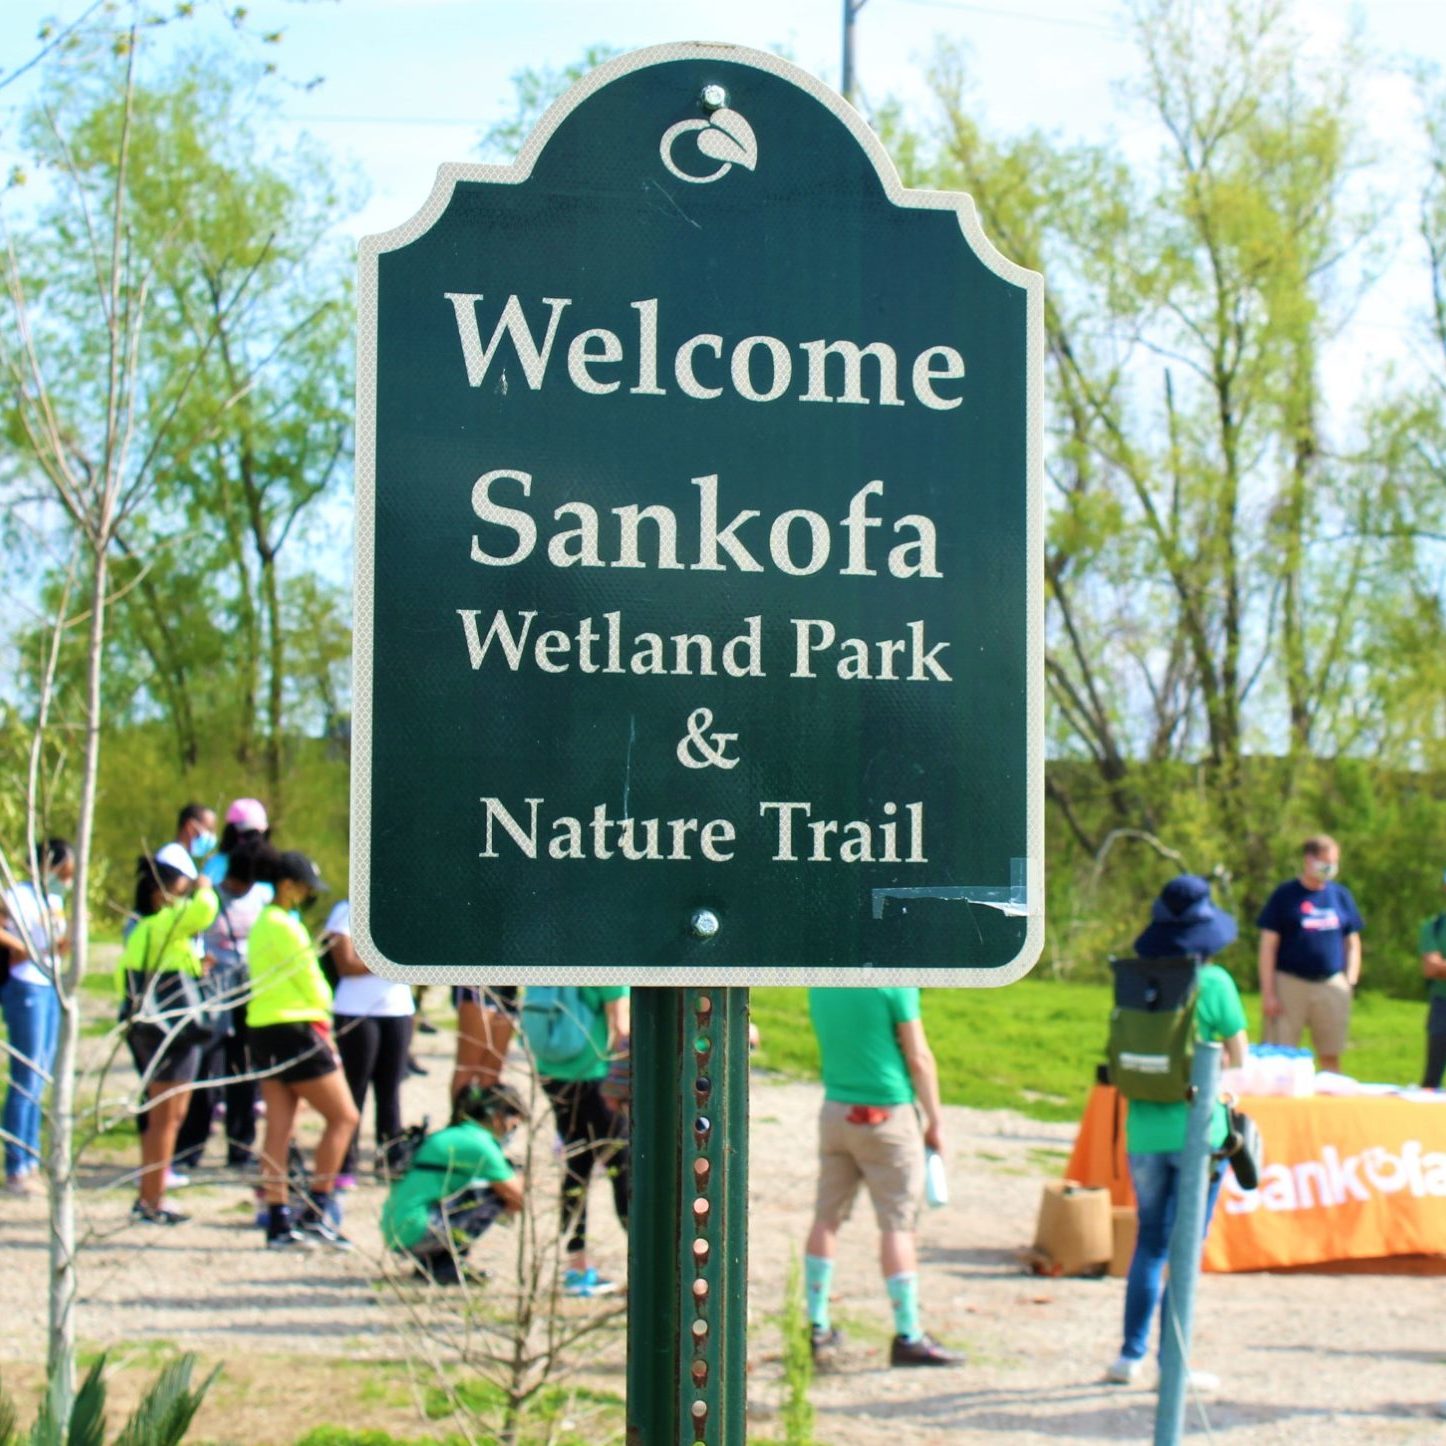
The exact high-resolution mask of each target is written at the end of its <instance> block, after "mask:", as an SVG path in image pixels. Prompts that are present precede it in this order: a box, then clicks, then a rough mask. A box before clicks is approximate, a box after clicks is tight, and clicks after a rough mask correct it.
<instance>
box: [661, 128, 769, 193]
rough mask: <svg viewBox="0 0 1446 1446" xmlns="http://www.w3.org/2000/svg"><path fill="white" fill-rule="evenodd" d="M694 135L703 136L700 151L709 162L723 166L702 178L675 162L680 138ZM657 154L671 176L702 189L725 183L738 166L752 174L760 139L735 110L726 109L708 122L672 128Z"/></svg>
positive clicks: (699, 140) (669, 129) (699, 137)
mask: <svg viewBox="0 0 1446 1446" xmlns="http://www.w3.org/2000/svg"><path fill="white" fill-rule="evenodd" d="M694 131H698V132H700V133H701V134H699V136H698V150H699V151H700V152H701V153H702V154H703V155H705V156H707V157H708V158H709V160H713V161H719V162H721V163H722V164H720V165H719V166H718V168H717V169H716V170H713V171H709V172H708V173H707V175H703V176H694V175H691V174H689V172H687V171H685V170H683V169H682V168H681V167H680V166H679V165H678V163H677V162H676V161H675V160H674V159H673V147H674V145H675V144H676V143H677V140H678V137H679V136H681V135H687V134H691V133H692V132H694ZM658 152H659V154H660V155H661V156H662V158H663V164H664V165H665V166H666V167H667V168H668V171H669V173H670V174H672V175H674V176H676V177H677V178H678V179H679V180H680V181H688V182H690V183H691V184H693V185H697V186H701V185H706V184H707V183H708V182H709V181H719V180H722V178H723V177H724V176H726V175H727V174H728V172H729V171H731V170H732V169H733V167H734V166H735V165H736V166H742V167H743V168H744V169H745V170H748V171H751V170H753V169H754V168H755V167H756V166H757V164H758V138H757V137H756V136H755V135H754V134H753V127H752V126H751V125H749V124H748V122H747V121H746V120H744V119H743V117H742V116H741V115H739V114H738V112H737V111H736V110H726V109H725V110H718V111H714V113H713V114H712V116H710V117H709V118H708V119H707V120H685V121H679V122H678V123H677V125H673V126H669V127H668V129H667V130H665V131H664V132H663V140H662V143H661V145H660V146H659V147H658Z"/></svg>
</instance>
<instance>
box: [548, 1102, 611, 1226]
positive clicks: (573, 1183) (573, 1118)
mask: <svg viewBox="0 0 1446 1446" xmlns="http://www.w3.org/2000/svg"><path fill="white" fill-rule="evenodd" d="M601 1086H602V1081H601V1080H595V1079H584V1080H565V1079H544V1080H543V1081H542V1087H543V1089H544V1090H546V1091H547V1098H548V1100H549V1101H551V1104H552V1114H553V1118H554V1119H555V1120H556V1121H557V1132H558V1134H559V1135H561V1136H562V1149H563V1155H562V1169H563V1179H562V1229H563V1233H564V1234H565V1235H566V1236H567V1248H568V1250H569V1251H570V1252H571V1253H572V1254H574V1255H577V1254H580V1253H581V1252H583V1251H584V1250H586V1249H587V1187H588V1181H589V1180H590V1179H591V1178H592V1172H593V1166H594V1165H597V1164H600V1165H602V1167H603V1169H604V1170H606V1171H607V1175H608V1179H609V1180H610V1181H611V1182H612V1187H613V1208H614V1209H615V1210H616V1211H617V1212H618V1223H619V1224H620V1225H621V1226H622V1227H623V1229H624V1230H625V1231H626V1230H627V1228H628V1190H629V1182H628V1170H629V1162H628V1137H627V1129H628V1126H627V1119H626V1117H625V1116H623V1115H620V1114H614V1113H613V1111H612V1110H610V1109H609V1108H608V1107H607V1103H606V1101H604V1099H603V1097H602V1088H601Z"/></svg>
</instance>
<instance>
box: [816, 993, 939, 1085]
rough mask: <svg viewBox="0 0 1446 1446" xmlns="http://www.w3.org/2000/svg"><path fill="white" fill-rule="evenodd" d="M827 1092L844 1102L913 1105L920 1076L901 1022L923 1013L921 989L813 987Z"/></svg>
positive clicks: (819, 1047)
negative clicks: (904, 1045)
mask: <svg viewBox="0 0 1446 1446" xmlns="http://www.w3.org/2000/svg"><path fill="white" fill-rule="evenodd" d="M808 1013H809V1018H810V1019H812V1020H813V1032H814V1033H815V1034H816V1035H817V1036H818V1049H819V1054H820V1055H821V1056H822V1059H823V1095H824V1098H825V1099H827V1100H833V1101H834V1102H836V1103H838V1104H844V1105H907V1104H912V1103H913V1100H914V1082H913V1080H911V1079H910V1078H909V1066H908V1063H907V1062H906V1061H905V1059H904V1051H903V1050H902V1049H900V1047H899V1036H898V1028H899V1025H901V1024H908V1023H910V1022H911V1021H912V1020H915V1019H918V1018H919V991H918V990H917V989H810V990H809V991H808Z"/></svg>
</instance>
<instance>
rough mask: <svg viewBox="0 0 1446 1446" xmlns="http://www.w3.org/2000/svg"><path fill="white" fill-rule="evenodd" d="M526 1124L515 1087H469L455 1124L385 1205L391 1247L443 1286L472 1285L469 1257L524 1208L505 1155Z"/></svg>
mask: <svg viewBox="0 0 1446 1446" xmlns="http://www.w3.org/2000/svg"><path fill="white" fill-rule="evenodd" d="M526 1117H527V1107H526V1106H525V1105H524V1104H523V1102H522V1099H521V1096H519V1095H518V1093H517V1091H516V1090H514V1089H513V1088H512V1087H511V1086H510V1085H504V1084H491V1085H480V1084H477V1083H476V1082H475V1081H474V1082H472V1083H469V1084H466V1085H464V1086H463V1087H462V1091H461V1093H460V1094H459V1095H458V1096H457V1099H456V1101H455V1102H454V1104H453V1106H452V1123H451V1124H450V1125H449V1126H448V1127H447V1128H446V1129H445V1130H438V1131H437V1133H436V1134H435V1135H429V1136H428V1137H427V1138H426V1139H425V1140H424V1141H423V1142H422V1144H421V1147H420V1148H419V1149H418V1150H417V1153H416V1154H415V1155H414V1156H413V1157H412V1162H411V1164H410V1165H408V1167H407V1170H406V1173H405V1174H404V1175H403V1176H402V1177H401V1179H400V1180H398V1181H397V1182H396V1183H395V1184H394V1185H393V1186H392V1188H391V1190H390V1192H389V1193H388V1195H387V1199H386V1203H385V1204H384V1205H383V1206H382V1238H383V1239H384V1240H385V1241H386V1243H387V1247H388V1248H389V1249H391V1250H395V1251H397V1252H398V1253H399V1254H402V1255H406V1256H408V1257H409V1258H410V1259H411V1260H412V1261H414V1262H415V1264H416V1267H417V1272H418V1274H419V1275H422V1276H425V1277H426V1278H427V1279H428V1280H431V1281H435V1282H436V1283H437V1284H438V1285H459V1284H461V1283H462V1281H463V1280H465V1279H466V1278H467V1275H468V1272H467V1269H466V1264H465V1262H466V1257H467V1252H468V1251H469V1250H470V1249H471V1248H472V1246H473V1245H474V1244H475V1243H476V1242H477V1240H478V1239H479V1238H480V1237H481V1236H482V1234H483V1233H484V1232H485V1231H486V1230H487V1229H488V1228H489V1227H490V1226H491V1225H492V1223H493V1222H494V1221H495V1220H497V1219H498V1217H499V1216H501V1215H504V1214H508V1215H515V1214H516V1213H517V1212H518V1211H519V1210H521V1209H522V1204H523V1196H522V1182H521V1181H520V1180H519V1179H518V1178H517V1174H516V1172H515V1171H514V1170H513V1168H512V1165H511V1163H510V1162H509V1161H508V1159H507V1157H506V1155H504V1154H503V1149H504V1147H505V1146H506V1144H507V1141H508V1140H509V1139H510V1138H511V1136H512V1133H513V1131H514V1130H516V1129H517V1127H518V1125H520V1124H521V1123H522V1121H523V1120H524V1119H525V1118H526Z"/></svg>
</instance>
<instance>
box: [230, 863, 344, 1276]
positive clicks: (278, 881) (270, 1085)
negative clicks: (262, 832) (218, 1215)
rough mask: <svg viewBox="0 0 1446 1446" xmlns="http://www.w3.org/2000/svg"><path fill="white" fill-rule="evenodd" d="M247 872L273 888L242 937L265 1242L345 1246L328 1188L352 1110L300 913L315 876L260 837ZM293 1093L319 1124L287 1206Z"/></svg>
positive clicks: (326, 993)
mask: <svg viewBox="0 0 1446 1446" xmlns="http://www.w3.org/2000/svg"><path fill="white" fill-rule="evenodd" d="M257 878H258V879H259V880H260V881H261V882H263V883H269V884H271V885H273V886H274V888H275V889H276V896H275V898H274V899H273V900H272V902H271V903H269V904H267V905H266V907H265V908H264V909H262V911H261V913H260V914H259V915H258V917H257V919H256V922H255V923H254V924H253V925H252V926H251V933H250V935H249V936H248V938H247V940H246V964H247V968H248V969H249V971H250V975H251V997H250V999H249V1000H248V1001H247V1005H246V1033H247V1038H248V1040H249V1042H250V1047H251V1066H252V1068H253V1069H254V1070H255V1071H256V1072H257V1073H258V1074H259V1075H260V1076H261V1098H262V1099H263V1100H264V1101H265V1102H266V1138H265V1141H264V1142H263V1144H262V1146H261V1171H262V1189H263V1192H264V1195H265V1199H266V1245H267V1248H268V1249H270V1250H285V1249H292V1248H296V1247H306V1246H310V1245H314V1244H316V1243H318V1242H320V1243H322V1244H326V1245H330V1246H331V1247H332V1248H333V1249H337V1250H350V1249H351V1242H350V1241H349V1240H348V1239H347V1238H346V1237H345V1236H344V1235H343V1234H342V1233H341V1232H340V1230H339V1229H337V1225H338V1223H339V1221H340V1211H339V1210H338V1208H337V1206H336V1204H335V1199H334V1195H333V1190H334V1188H335V1183H336V1173H337V1171H338V1170H339V1169H340V1168H341V1162H342V1159H343V1158H344V1156H345V1155H346V1147H347V1144H348V1143H349V1142H350V1140H351V1137H352V1134H353V1133H354V1131H355V1130H356V1127H357V1123H358V1120H359V1119H360V1116H359V1114H358V1112H357V1107H356V1104H355V1102H354V1101H353V1100H352V1097H351V1091H350V1090H349V1089H348V1088H347V1084H346V1079H345V1077H344V1076H343V1075H342V1073H341V1061H340V1060H339V1059H338V1058H337V1053H336V1047H335V1046H334V1044H333V1043H332V1038H331V986H330V985H329V984H328V983H327V982H326V976H325V975H323V974H322V972H321V964H320V962H319V961H318V959H317V957H316V950H315V948H314V947H313V945H312V942H311V935H310V934H308V933H307V931H306V926H305V925H304V924H303V923H302V922H301V917H300V911H301V910H302V909H304V908H305V907H306V906H307V905H308V904H310V903H313V902H314V901H315V899H316V896H317V893H318V892H319V891H320V890H321V889H322V888H323V887H324V885H323V884H322V881H321V874H320V873H319V872H318V871H317V867H316V865H315V864H314V863H313V862H312V861H311V860H310V859H309V858H307V856H306V855H305V854H301V853H294V852H287V853H277V852H276V851H275V850H274V849H272V848H270V847H269V846H267V847H265V848H264V849H263V850H262V852H261V853H260V854H259V855H258V857H257ZM303 1100H305V1101H306V1103H307V1104H309V1105H310V1106H311V1107H312V1108H313V1109H315V1110H316V1111H317V1113H318V1114H320V1115H321V1117H322V1119H323V1121H324V1122H325V1127H324V1129H323V1130H322V1135H321V1139H320V1141H319V1142H318V1143H317V1146H316V1158H315V1161H314V1169H313V1172H312V1177H311V1192H310V1198H309V1199H308V1200H307V1201H306V1202H304V1204H303V1207H302V1210H301V1212H300V1214H299V1215H294V1214H293V1212H292V1209H291V1202H290V1200H289V1198H288V1189H287V1157H288V1154H289V1152H290V1149H291V1137H292V1133H293V1127H294V1125H295V1123H296V1111H297V1107H298V1106H299V1105H300V1104H301V1102H302V1101H303Z"/></svg>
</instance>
